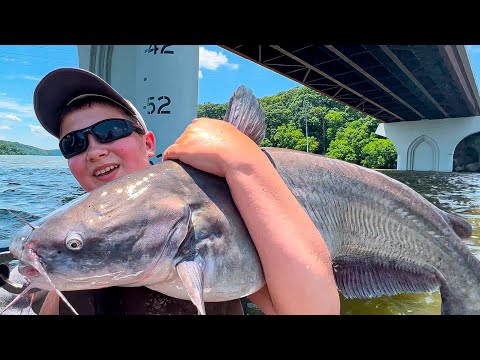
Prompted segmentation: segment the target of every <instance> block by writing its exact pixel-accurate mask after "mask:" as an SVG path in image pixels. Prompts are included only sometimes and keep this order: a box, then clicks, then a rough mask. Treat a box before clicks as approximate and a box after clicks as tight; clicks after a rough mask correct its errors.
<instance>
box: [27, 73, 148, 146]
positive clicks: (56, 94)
mask: <svg viewBox="0 0 480 360" xmlns="http://www.w3.org/2000/svg"><path fill="white" fill-rule="evenodd" d="M90 96H98V97H103V98H107V99H109V100H110V101H113V102H114V103H116V104H117V105H119V106H121V107H123V108H124V109H125V110H127V111H128V112H129V113H131V114H132V115H133V116H135V118H137V119H138V122H139V124H140V125H141V126H142V127H143V129H144V130H145V131H147V126H146V125H145V121H144V120H143V118H142V116H141V115H140V113H139V112H138V110H137V109H136V108H135V106H134V105H133V104H132V103H131V102H130V101H129V100H127V99H125V98H124V97H123V96H122V95H120V94H119V93H118V92H117V91H116V90H115V89H114V88H113V87H111V86H110V85H109V84H108V83H107V82H106V81H105V80H103V79H102V78H101V77H99V76H97V75H95V74H94V73H91V72H90V71H87V70H84V69H81V68H59V69H56V70H53V71H51V72H49V73H48V74H47V75H45V77H44V78H43V79H42V80H40V82H39V83H38V85H37V87H36V88H35V92H34V93H33V108H34V110H35V114H36V115H37V119H38V121H39V122H40V124H42V126H43V127H44V128H45V130H47V131H48V132H49V133H50V134H52V135H53V136H55V137H56V138H57V139H59V138H60V119H59V118H58V115H59V113H60V111H61V110H62V109H63V108H65V106H67V105H69V104H71V103H72V102H73V101H75V100H78V99H81V98H84V97H90Z"/></svg>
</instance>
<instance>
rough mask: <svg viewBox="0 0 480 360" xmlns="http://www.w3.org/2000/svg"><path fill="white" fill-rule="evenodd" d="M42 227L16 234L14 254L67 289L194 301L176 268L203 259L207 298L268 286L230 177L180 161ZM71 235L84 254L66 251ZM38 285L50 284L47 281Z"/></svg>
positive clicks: (99, 194) (105, 191) (93, 197)
mask: <svg viewBox="0 0 480 360" xmlns="http://www.w3.org/2000/svg"><path fill="white" fill-rule="evenodd" d="M41 223H42V225H39V224H38V223H33V224H34V225H37V226H38V228H37V229H35V230H33V231H30V233H31V234H30V236H29V237H28V240H27V242H25V241H24V240H21V238H20V237H17V236H16V237H14V239H13V241H12V244H11V247H10V251H11V253H12V255H13V256H15V257H16V258H18V259H20V260H22V261H24V262H25V263H31V262H32V260H31V258H30V257H29V255H28V249H33V250H34V251H35V253H36V254H37V255H38V256H39V257H40V259H41V260H42V263H43V264H44V265H45V268H46V270H47V272H48V274H49V276H50V277H51V279H52V281H53V283H54V284H55V285H56V286H57V288H58V289H59V290H61V291H64V290H81V289H93V288H102V287H106V286H148V287H150V288H152V289H154V290H157V291H160V292H162V293H164V294H166V295H169V296H174V297H178V298H182V299H189V296H188V295H187V294H186V293H185V289H184V288H183V285H182V281H181V280H180V278H179V277H178V275H177V273H176V270H175V266H176V265H177V263H178V262H180V261H182V260H183V259H186V258H189V257H190V256H192V255H197V254H198V255H200V256H201V257H202V258H203V259H204V261H205V271H204V284H203V289H204V301H223V300H231V299H235V298H240V297H242V296H245V295H248V294H251V293H253V292H255V291H257V290H259V289H260V288H261V287H262V286H263V285H264V283H265V280H264V277H263V272H262V269H261V264H260V260H259V258H258V255H257V253H256V250H255V248H254V246H253V243H252V241H251V238H250V236H249V233H248V231H247V229H246V227H245V225H244V223H243V220H242V219H241V216H240V214H239V213H238V210H237V209H236V207H235V205H234V202H233V200H232V198H231V195H230V192H229V190H228V186H227V184H226V182H225V180H224V179H223V178H219V177H216V176H213V175H210V174H206V173H203V172H200V171H198V170H195V169H193V168H191V167H189V166H187V165H184V164H181V163H179V162H176V161H166V162H164V163H161V164H157V165H154V166H151V167H150V168H148V169H145V170H142V171H140V172H137V173H135V174H133V175H127V176H125V177H123V178H121V179H118V180H116V181H114V182H111V183H109V184H106V185H104V186H102V187H101V188H98V189H96V190H94V191H92V192H90V193H89V194H86V195H84V196H83V198H82V199H81V201H80V202H78V203H77V204H76V205H75V206H70V207H68V208H67V209H65V211H58V212H57V213H56V214H55V215H52V216H50V217H49V219H48V220H47V221H45V220H42V221H41ZM72 233H77V234H81V237H82V238H83V240H84V244H83V247H82V249H80V250H78V251H72V250H69V249H67V248H66V246H65V239H66V238H67V236H68V235H69V234H72ZM22 248H23V249H22ZM20 268H21V269H22V267H20ZM232 269H234V270H233V271H232ZM32 282H33V283H34V284H35V286H36V287H38V288H45V289H47V288H49V287H50V286H49V285H48V283H47V282H46V281H45V280H44V279H43V277H42V276H37V277H36V278H34V279H32ZM233 284H234V285H233ZM232 285H233V286H232Z"/></svg>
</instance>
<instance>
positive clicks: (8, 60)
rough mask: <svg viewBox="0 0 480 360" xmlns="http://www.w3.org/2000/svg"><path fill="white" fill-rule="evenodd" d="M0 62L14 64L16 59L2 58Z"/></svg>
mask: <svg viewBox="0 0 480 360" xmlns="http://www.w3.org/2000/svg"><path fill="white" fill-rule="evenodd" d="M0 60H2V61H5V62H14V61H15V59H14V58H8V57H0Z"/></svg>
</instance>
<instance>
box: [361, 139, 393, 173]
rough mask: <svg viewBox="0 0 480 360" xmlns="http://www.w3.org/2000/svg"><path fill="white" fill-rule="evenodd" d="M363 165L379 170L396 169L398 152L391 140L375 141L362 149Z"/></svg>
mask: <svg viewBox="0 0 480 360" xmlns="http://www.w3.org/2000/svg"><path fill="white" fill-rule="evenodd" d="M362 157H363V160H362V165H363V166H365V167H369V168H377V169H395V168H396V167H397V150H396V149H395V145H393V142H392V141H391V140H389V139H373V140H372V141H370V142H369V143H368V144H366V145H365V146H364V147H363V149H362Z"/></svg>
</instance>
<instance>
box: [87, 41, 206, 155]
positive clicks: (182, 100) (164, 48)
mask: <svg viewBox="0 0 480 360" xmlns="http://www.w3.org/2000/svg"><path fill="white" fill-rule="evenodd" d="M78 55H79V62H80V67H81V68H83V69H87V70H90V71H92V72H93V73H95V74H97V75H99V76H100V77H101V78H103V79H104V80H105V81H107V82H108V83H109V84H110V85H112V86H113V87H114V88H115V89H116V90H117V91H118V92H119V93H120V94H122V95H123V96H124V97H125V98H127V99H128V100H130V101H131V102H132V103H133V104H134V105H135V107H136V108H137V109H138V111H139V112H140V113H141V114H142V116H143V119H144V120H145V122H146V124H147V127H148V128H149V130H151V131H153V133H154V134H155V138H156V140H157V147H156V153H157V156H158V155H160V154H162V153H163V151H164V150H165V149H166V148H167V147H168V146H169V145H170V144H172V143H173V142H175V140H176V139H177V138H178V137H179V136H180V134H181V133H182V132H183V131H184V129H185V128H186V127H187V126H188V125H189V124H190V123H191V122H192V120H193V119H194V118H195V117H197V109H198V66H199V64H198V60H199V59H198V56H199V47H198V45H79V46H78ZM159 160H160V158H156V159H152V161H153V162H155V163H156V162H158V161H159Z"/></svg>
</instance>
